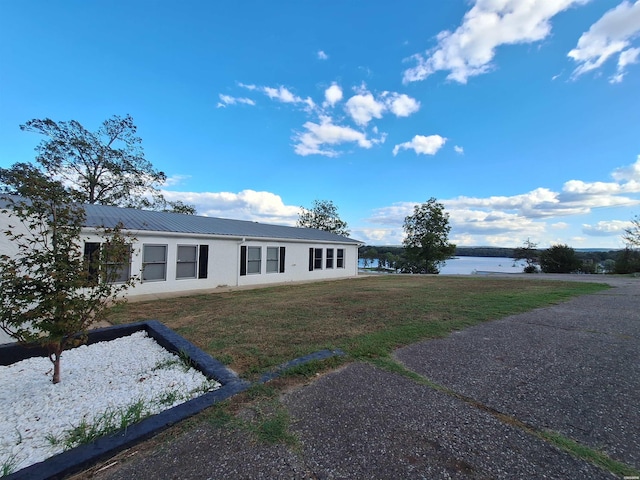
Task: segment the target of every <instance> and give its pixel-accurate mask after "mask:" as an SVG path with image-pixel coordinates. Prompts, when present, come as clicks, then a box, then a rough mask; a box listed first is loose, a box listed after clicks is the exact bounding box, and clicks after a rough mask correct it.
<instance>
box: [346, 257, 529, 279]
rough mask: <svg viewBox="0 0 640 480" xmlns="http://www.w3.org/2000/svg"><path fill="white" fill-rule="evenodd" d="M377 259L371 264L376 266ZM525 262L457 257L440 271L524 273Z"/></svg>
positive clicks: (362, 264)
mask: <svg viewBox="0 0 640 480" xmlns="http://www.w3.org/2000/svg"><path fill="white" fill-rule="evenodd" d="M377 264H378V262H377V261H375V262H373V264H371V263H370V264H369V266H370V267H374V268H375V267H376V266H377ZM358 265H359V267H360V268H363V267H364V262H363V260H362V259H360V262H359V264H358ZM524 265H525V263H524V262H523V261H518V262H514V261H513V258H507V257H456V258H452V259H450V260H447V262H446V264H445V265H444V266H442V267H441V268H440V273H441V274H444V275H471V274H473V273H476V272H500V273H522V270H523V269H524Z"/></svg>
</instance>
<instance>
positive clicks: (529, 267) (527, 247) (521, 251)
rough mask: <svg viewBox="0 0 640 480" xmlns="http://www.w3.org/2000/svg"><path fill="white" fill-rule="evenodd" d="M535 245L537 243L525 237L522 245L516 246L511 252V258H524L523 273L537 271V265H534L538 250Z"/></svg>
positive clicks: (536, 260)
mask: <svg viewBox="0 0 640 480" xmlns="http://www.w3.org/2000/svg"><path fill="white" fill-rule="evenodd" d="M537 246H538V245H537V244H535V243H533V242H532V241H531V240H530V239H528V238H527V240H526V241H525V242H524V244H523V246H522V247H519V248H516V249H515V250H514V252H513V259H514V260H515V261H516V262H517V261H518V260H524V261H525V262H526V265H525V267H524V273H536V272H537V271H538V267H537V266H536V265H537V263H538V257H539V255H540V252H539V251H538V249H537V248H536V247H537Z"/></svg>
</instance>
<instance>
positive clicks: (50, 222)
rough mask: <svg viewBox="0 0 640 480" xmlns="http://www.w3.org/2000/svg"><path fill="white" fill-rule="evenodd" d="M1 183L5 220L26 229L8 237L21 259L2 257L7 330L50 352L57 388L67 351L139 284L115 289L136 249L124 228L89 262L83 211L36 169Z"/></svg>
mask: <svg viewBox="0 0 640 480" xmlns="http://www.w3.org/2000/svg"><path fill="white" fill-rule="evenodd" d="M0 184H2V185H3V186H2V189H1V191H2V193H3V195H2V196H1V198H2V200H3V201H4V208H3V210H2V213H3V214H6V215H8V216H9V218H10V219H11V218H15V219H16V220H17V221H18V222H20V223H21V224H22V225H21V226H20V225H18V224H17V223H16V224H15V225H9V226H8V228H7V230H5V231H4V232H2V233H3V234H4V235H6V236H7V237H8V238H9V240H10V241H11V242H12V244H13V245H14V246H15V248H16V252H17V253H16V254H15V255H13V256H11V257H9V256H8V255H2V256H0V291H1V292H2V295H1V299H0V328H2V330H3V331H5V332H6V333H7V334H9V335H11V336H12V337H14V338H15V339H16V340H18V341H19V342H21V343H25V344H34V343H35V344H38V345H41V346H44V347H46V348H47V350H48V352H49V359H50V360H51V362H52V363H53V383H58V382H59V381H60V361H61V357H62V353H63V351H64V350H66V349H68V348H70V347H73V346H76V345H79V344H81V343H83V342H85V341H86V330H87V329H88V327H89V326H90V325H91V324H93V323H94V322H96V321H99V320H101V319H102V318H103V317H104V315H105V313H106V308H107V306H109V305H110V304H112V303H113V302H114V301H116V298H117V297H118V295H119V294H120V293H121V292H122V291H124V290H126V289H127V288H128V287H129V286H131V285H132V283H133V280H132V279H129V280H127V281H124V282H123V283H114V281H115V279H116V278H118V275H119V273H120V270H119V269H120V267H121V265H123V264H127V265H128V262H129V256H130V254H131V253H130V245H129V242H128V241H127V240H128V239H127V238H126V237H125V236H124V235H123V234H122V232H121V229H120V228H116V229H113V230H106V229H102V231H101V234H100V236H101V237H102V240H103V241H104V243H103V244H102V245H103V248H102V251H101V252H99V254H96V255H94V256H93V258H87V257H85V255H84V251H83V242H82V241H81V239H80V234H81V229H82V226H83V222H84V219H85V213H84V209H83V208H82V204H80V203H77V202H74V199H75V196H74V192H70V191H69V190H68V189H67V188H66V187H65V186H64V185H63V184H62V183H61V182H59V181H56V180H53V179H51V178H48V177H47V176H46V175H45V174H44V173H43V172H42V171H40V170H39V169H37V168H35V167H33V166H32V165H29V164H16V165H14V166H13V167H12V168H11V169H0ZM6 194H11V195H12V196H8V195H6ZM13 195H17V196H13ZM10 221H11V220H10ZM95 272H100V274H99V275H95Z"/></svg>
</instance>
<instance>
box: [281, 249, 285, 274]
mask: <svg viewBox="0 0 640 480" xmlns="http://www.w3.org/2000/svg"><path fill="white" fill-rule="evenodd" d="M284 251H285V247H280V273H284Z"/></svg>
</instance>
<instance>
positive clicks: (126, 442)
mask: <svg viewBox="0 0 640 480" xmlns="http://www.w3.org/2000/svg"><path fill="white" fill-rule="evenodd" d="M140 330H145V331H146V332H147V333H148V334H149V336H150V337H152V338H153V339H154V340H156V342H158V344H160V345H161V346H162V347H164V348H165V349H167V350H169V351H171V352H173V353H176V354H181V353H182V354H184V355H186V356H187V357H188V358H189V359H190V360H191V363H192V365H193V366H194V367H195V368H196V369H198V370H200V371H201V372H202V373H203V374H204V375H205V376H206V377H208V378H210V379H215V380H217V381H218V382H220V383H221V384H222V386H221V387H220V388H219V389H217V390H214V391H212V392H208V393H205V394H204V395H201V396H199V397H196V398H194V399H192V400H189V401H188V402H185V403H182V404H180V405H176V406H175V407H172V408H170V409H168V410H165V411H163V412H160V413H158V414H156V415H152V416H151V417H148V418H146V419H144V420H142V421H141V422H138V423H136V424H134V425H131V426H129V427H127V428H126V429H125V430H124V432H123V431H119V432H116V433H114V434H112V435H108V436H105V437H101V438H99V439H97V440H96V441H94V442H93V443H91V444H88V445H81V446H79V447H75V448H73V449H71V450H67V451H66V452H63V453H60V454H58V455H55V456H53V457H50V458H48V459H46V460H44V461H42V462H40V463H36V464H34V465H31V466H29V467H26V468H23V469H22V470H19V471H17V472H15V473H13V474H11V475H8V476H6V477H2V478H3V480H4V479H6V480H27V479H28V480H37V479H59V478H64V477H65V476H68V475H71V474H73V473H76V472H79V471H82V470H84V469H86V468H88V467H89V466H91V465H93V464H95V463H97V462H99V461H100V460H102V459H104V458H107V457H111V456H113V455H114V454H116V453H117V452H119V451H121V450H124V449H125V448H128V447H130V446H132V445H134V444H136V443H138V442H141V441H143V440H146V439H147V438H150V437H151V436H153V435H155V434H157V433H159V432H160V431H162V430H164V429H166V428H168V427H169V426H171V425H173V424H175V423H177V422H179V421H181V420H184V419H185V418H188V417H190V416H192V415H195V414H196V413H198V412H200V411H202V410H204V409H205V408H207V407H210V406H211V405H213V404H215V403H217V402H221V401H222V400H225V399H227V398H229V397H231V396H232V395H235V394H237V393H240V392H242V391H243V390H246V389H247V388H248V387H249V386H250V384H249V383H248V382H246V381H244V380H242V379H240V378H239V377H238V376H237V375H236V374H235V373H234V372H232V371H231V370H229V369H228V368H227V367H225V365H224V364H223V363H221V362H219V361H218V360H216V359H215V358H213V357H211V356H209V355H207V354H206V353H204V352H203V351H202V350H200V349H199V348H197V347H196V346H195V345H193V344H192V343H191V342H189V341H187V340H185V339H184V338H182V337H181V336H180V335H178V334H176V333H175V332H173V331H172V330H171V329H169V328H167V327H166V326H165V325H163V324H162V323H160V322H158V321H157V320H149V321H146V322H138V323H131V324H128V325H118V326H114V327H106V328H101V329H97V330H92V331H90V332H89V334H88V335H89V338H88V341H87V344H88V345H91V344H94V343H97V342H103V341H110V340H114V339H116V338H119V337H125V336H127V335H131V334H132V333H134V332H137V331H140ZM47 355H48V353H47V351H46V350H45V349H42V348H39V347H24V346H21V345H17V344H7V345H0V365H10V364H11V363H15V362H16V361H20V360H24V359H26V358H30V357H36V356H47ZM8 359H11V361H8ZM15 359H17V360H15Z"/></svg>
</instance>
